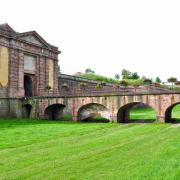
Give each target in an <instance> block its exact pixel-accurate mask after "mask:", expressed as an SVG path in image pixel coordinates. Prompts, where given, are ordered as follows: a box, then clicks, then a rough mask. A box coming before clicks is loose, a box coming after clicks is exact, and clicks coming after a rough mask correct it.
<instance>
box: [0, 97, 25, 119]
mask: <svg viewBox="0 0 180 180" xmlns="http://www.w3.org/2000/svg"><path fill="white" fill-rule="evenodd" d="M22 104H23V101H22V100H20V99H10V98H0V117H1V118H22V117H23V116H24V115H23V108H22V107H23V105H22Z"/></svg>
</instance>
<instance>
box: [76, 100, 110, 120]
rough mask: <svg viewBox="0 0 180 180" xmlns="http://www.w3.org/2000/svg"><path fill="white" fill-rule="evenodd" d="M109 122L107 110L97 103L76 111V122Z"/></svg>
mask: <svg viewBox="0 0 180 180" xmlns="http://www.w3.org/2000/svg"><path fill="white" fill-rule="evenodd" d="M109 120H110V113H109V110H108V109H107V108H106V107H105V106H103V105H101V104H97V103H90V104H86V105H84V106H82V107H81V108H80V109H79V111H78V121H81V122H99V123H107V122H109Z"/></svg>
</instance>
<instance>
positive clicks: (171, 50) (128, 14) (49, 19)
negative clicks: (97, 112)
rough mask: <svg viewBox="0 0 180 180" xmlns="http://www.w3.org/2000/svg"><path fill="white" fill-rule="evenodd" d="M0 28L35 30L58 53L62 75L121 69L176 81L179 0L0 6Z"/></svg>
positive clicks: (33, 1)
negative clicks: (54, 46) (91, 70)
mask: <svg viewBox="0 0 180 180" xmlns="http://www.w3.org/2000/svg"><path fill="white" fill-rule="evenodd" d="M0 4H1V10H0V23H5V22H7V23H8V24H9V25H10V26H12V27H13V28H14V29H15V30H16V31H18V32H24V31H31V30H36V31H37V32H38V33H39V34H40V35H41V36H42V37H43V38H44V39H45V40H46V41H47V42H49V43H51V44H53V45H56V46H58V47H59V49H60V50H61V51H62V54H61V55H60V56H59V60H60V65H61V70H62V72H64V73H69V74H73V73H75V72H79V71H81V72H83V71H84V70H85V69H86V68H91V69H93V70H94V71H95V72H96V73H98V74H102V75H107V76H110V77H114V74H116V73H121V70H122V69H124V68H125V69H128V70H130V71H133V72H134V71H137V72H138V73H139V74H140V75H145V76H147V77H155V76H160V77H161V78H162V79H164V80H165V79H167V78H168V77H170V76H175V77H177V78H179V79H180V73H179V69H180V1H179V0H51V1H49V0H29V1H27V0H0Z"/></svg>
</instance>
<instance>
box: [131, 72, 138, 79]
mask: <svg viewBox="0 0 180 180" xmlns="http://www.w3.org/2000/svg"><path fill="white" fill-rule="evenodd" d="M131 79H139V75H138V73H137V72H134V73H132V75H131Z"/></svg>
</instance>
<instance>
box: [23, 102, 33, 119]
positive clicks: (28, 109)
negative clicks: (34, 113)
mask: <svg viewBox="0 0 180 180" xmlns="http://www.w3.org/2000/svg"><path fill="white" fill-rule="evenodd" d="M31 110H32V106H31V105H30V104H25V105H24V116H25V118H30V115H31Z"/></svg>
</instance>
